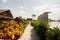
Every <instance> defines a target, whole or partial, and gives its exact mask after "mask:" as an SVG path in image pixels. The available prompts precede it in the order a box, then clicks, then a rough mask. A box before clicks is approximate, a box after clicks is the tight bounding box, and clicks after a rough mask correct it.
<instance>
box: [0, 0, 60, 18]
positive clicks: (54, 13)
mask: <svg viewBox="0 0 60 40" xmlns="http://www.w3.org/2000/svg"><path fill="white" fill-rule="evenodd" d="M0 9H10V10H11V12H12V14H13V16H14V17H17V16H22V17H24V18H27V17H32V16H31V15H32V14H36V16H38V15H40V14H42V13H43V12H45V11H51V13H50V14H49V18H51V19H60V0H0Z"/></svg>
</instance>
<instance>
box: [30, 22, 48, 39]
mask: <svg viewBox="0 0 60 40" xmlns="http://www.w3.org/2000/svg"><path fill="white" fill-rule="evenodd" d="M31 25H32V26H33V27H34V29H35V31H36V33H37V35H38V36H39V38H40V40H45V39H46V36H45V33H46V31H47V30H48V23H47V22H44V21H32V22H31Z"/></svg>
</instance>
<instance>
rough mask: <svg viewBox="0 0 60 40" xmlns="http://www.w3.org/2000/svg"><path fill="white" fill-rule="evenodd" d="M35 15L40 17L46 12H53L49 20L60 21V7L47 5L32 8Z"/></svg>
mask: <svg viewBox="0 0 60 40" xmlns="http://www.w3.org/2000/svg"><path fill="white" fill-rule="evenodd" d="M32 9H33V11H34V13H35V14H36V15H37V16H38V15H40V14H42V13H43V12H45V11H51V12H52V13H51V14H49V18H51V19H60V11H59V10H60V5H56V4H55V5H49V4H45V5H43V6H35V7H32Z"/></svg>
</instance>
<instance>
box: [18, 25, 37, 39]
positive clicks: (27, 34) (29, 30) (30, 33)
mask: <svg viewBox="0 0 60 40" xmlns="http://www.w3.org/2000/svg"><path fill="white" fill-rule="evenodd" d="M18 40H38V37H37V36H36V33H35V31H34V30H33V27H32V26H31V25H30V24H29V25H28V26H27V27H26V29H25V31H24V33H23V35H22V36H21V38H20V39H18Z"/></svg>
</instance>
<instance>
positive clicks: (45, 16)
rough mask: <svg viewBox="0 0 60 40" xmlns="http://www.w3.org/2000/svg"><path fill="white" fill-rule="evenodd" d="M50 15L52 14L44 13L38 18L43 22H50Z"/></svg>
mask: <svg viewBox="0 0 60 40" xmlns="http://www.w3.org/2000/svg"><path fill="white" fill-rule="evenodd" d="M48 13H51V12H44V13H43V14H41V15H40V16H38V20H43V21H46V22H48Z"/></svg>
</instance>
